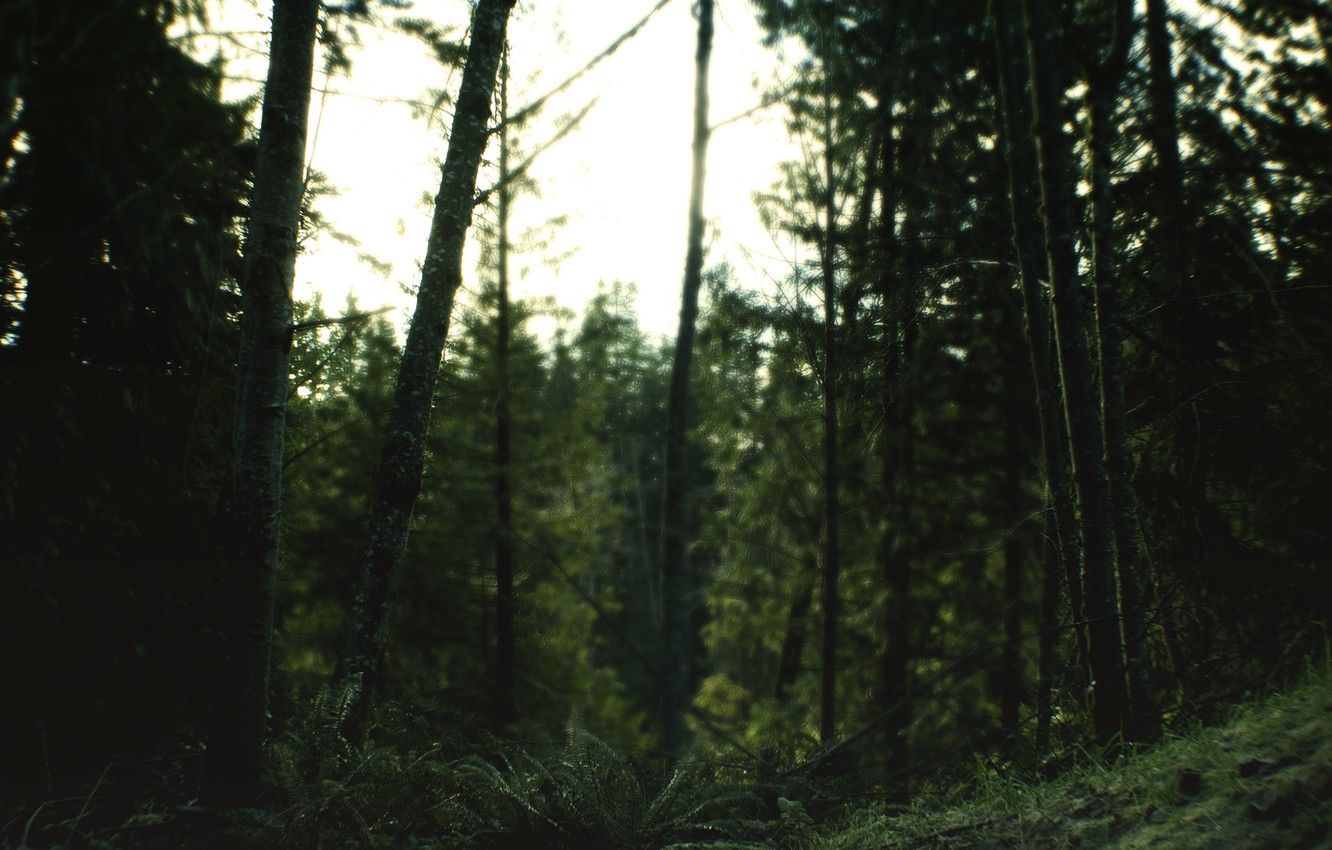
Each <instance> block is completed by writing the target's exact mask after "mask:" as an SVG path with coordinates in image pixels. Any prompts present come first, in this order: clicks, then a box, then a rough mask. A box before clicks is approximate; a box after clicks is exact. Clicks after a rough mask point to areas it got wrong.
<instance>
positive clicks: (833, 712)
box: [819, 81, 841, 746]
mask: <svg viewBox="0 0 1332 850" xmlns="http://www.w3.org/2000/svg"><path fill="white" fill-rule="evenodd" d="M832 108H833V99H832V89H831V82H828V81H825V84H824V98H823V109H824V115H823V167H824V168H823V170H824V173H823V180H824V193H823V214H824V227H823V239H822V244H821V245H820V251H819V259H820V265H821V266H822V268H821V274H822V277H823V664H822V678H821V681H820V692H819V739H820V740H821V741H822V742H823V744H824V746H830V745H831V744H832V742H833V739H834V736H835V735H836V731H837V627H838V618H839V617H840V616H841V611H840V607H841V598H840V596H839V590H838V587H837V583H838V579H839V575H838V574H839V570H840V563H839V558H840V556H841V553H840V551H839V550H838V539H837V531H838V514H839V513H840V507H839V505H838V495H839V493H838V487H839V482H838V469H837V377H838V367H837V277H836V270H835V268H834V253H835V251H836V250H837V245H836V243H837V198H836V186H835V184H834V173H833V127H832V120H833V119H832Z"/></svg>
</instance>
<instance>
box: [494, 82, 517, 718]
mask: <svg viewBox="0 0 1332 850" xmlns="http://www.w3.org/2000/svg"><path fill="white" fill-rule="evenodd" d="M499 146H500V150H499V195H498V202H497V206H498V210H497V211H496V214H497V217H498V222H497V229H498V238H497V242H498V244H497V246H496V258H495V260H496V262H495V265H496V275H495V280H496V290H497V292H496V302H497V303H496V309H495V383H496V393H495V514H496V516H495V641H496V643H495V708H494V718H493V719H494V722H495V725H496V727H497V728H499V729H503V728H505V727H507V726H508V725H509V724H510V723H512V722H513V721H514V720H516V719H517V716H518V711H517V707H516V706H515V703H514V669H515V661H514V659H515V655H516V648H515V646H514V616H515V613H516V603H515V601H514V594H513V494H512V492H511V487H510V481H509V468H510V464H511V456H510V455H511V451H510V431H511V428H510V414H509V398H510V390H509V333H510V327H509V323H510V317H509V312H510V310H509V205H510V203H511V202H512V200H513V192H512V190H511V188H510V186H509V177H510V175H509V62H508V58H507V57H505V58H504V60H503V62H502V64H501V67H500V132H499Z"/></svg>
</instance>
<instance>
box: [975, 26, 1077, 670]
mask: <svg viewBox="0 0 1332 850" xmlns="http://www.w3.org/2000/svg"><path fill="white" fill-rule="evenodd" d="M990 12H991V17H992V19H993V23H994V33H995V46H996V52H997V55H998V62H997V64H998V66H999V99H1000V126H1001V129H1002V132H1001V133H1000V136H1001V137H1002V143H1003V146H1004V158H1005V160H1006V161H1007V163H1008V185H1009V202H1010V207H1009V209H1010V213H1011V216H1012V228H1013V250H1014V254H1015V256H1016V259H1017V265H1018V283H1019V286H1020V288H1021V291H1022V309H1023V316H1024V318H1025V330H1026V335H1027V347H1028V351H1029V352H1030V359H1031V373H1032V381H1033V383H1034V385H1035V387H1036V413H1037V419H1038V421H1039V422H1040V428H1041V457H1042V460H1043V466H1044V472H1045V480H1046V485H1047V489H1048V495H1049V506H1048V508H1047V510H1048V512H1049V514H1050V519H1049V525H1050V528H1051V529H1052V530H1053V532H1054V534H1053V537H1052V539H1051V545H1052V547H1053V548H1052V551H1051V553H1050V554H1051V555H1053V557H1054V558H1055V559H1056V560H1057V562H1058V564H1059V568H1060V572H1061V573H1062V574H1063V576H1064V580H1065V582H1066V585H1067V589H1068V604H1069V610H1070V612H1071V613H1072V620H1073V623H1072V631H1073V636H1074V640H1075V646H1076V647H1077V653H1078V654H1077V664H1078V667H1079V677H1078V678H1079V682H1080V683H1081V684H1082V685H1083V686H1084V687H1085V685H1086V683H1087V682H1088V681H1090V679H1089V676H1088V673H1087V629H1086V626H1085V624H1084V623H1083V620H1084V616H1085V615H1084V611H1083V599H1082V596H1083V593H1082V577H1081V575H1080V570H1081V568H1082V553H1081V547H1080V545H1079V540H1078V533H1077V522H1076V518H1075V516H1074V512H1073V507H1074V494H1073V480H1072V473H1071V472H1070V469H1069V455H1068V441H1067V440H1066V439H1065V435H1066V434H1067V433H1068V426H1067V423H1066V422H1065V420H1064V407H1063V401H1062V399H1063V387H1062V385H1061V384H1060V380H1059V367H1058V363H1057V362H1056V353H1055V350H1054V337H1053V334H1052V329H1051V327H1050V308H1049V302H1048V300H1047V299H1046V298H1045V296H1044V294H1043V293H1042V291H1041V265H1042V261H1043V259H1044V248H1043V247H1042V245H1041V234H1040V232H1039V227H1040V224H1039V222H1040V213H1039V210H1038V209H1037V205H1036V203H1035V198H1034V196H1033V194H1032V191H1033V187H1035V186H1036V185H1037V174H1036V166H1035V163H1034V161H1033V148H1032V144H1033V142H1032V138H1031V134H1030V132H1029V131H1028V130H1027V129H1026V128H1028V127H1030V123H1031V121H1030V119H1031V113H1030V109H1029V108H1028V107H1027V106H1026V105H1025V104H1024V102H1023V94H1024V93H1025V92H1026V91H1027V89H1028V82H1029V78H1028V76H1027V75H1026V74H1024V73H1023V68H1022V65H1021V64H1020V62H1019V61H1018V56H1019V55H1020V53H1019V47H1018V40H1017V32H1016V30H1015V29H1014V26H1015V23H1016V20H1017V17H1018V8H1017V0H993V2H992V4H991V9H990Z"/></svg>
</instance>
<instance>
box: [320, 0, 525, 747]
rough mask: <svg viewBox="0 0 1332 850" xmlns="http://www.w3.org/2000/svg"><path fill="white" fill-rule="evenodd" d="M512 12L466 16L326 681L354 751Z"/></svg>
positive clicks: (485, 8) (484, 0)
mask: <svg viewBox="0 0 1332 850" xmlns="http://www.w3.org/2000/svg"><path fill="white" fill-rule="evenodd" d="M512 7H513V0H479V2H478V3H477V6H476V11H475V12H474V13H473V16H472V38H471V42H470V43H469V44H468V47H467V60H466V65H465V66H464V68H463V75H462V83H461V86H460V88H459V90H458V99H457V102H456V104H455V108H454V116H453V128H452V131H451V133H450V136H449V150H448V153H447V155H446V156H445V158H444V167H443V173H442V175H441V178H440V187H439V194H438V195H436V196H435V213H434V218H433V220H432V221H431V226H430V237H429V239H428V241H427V242H426V254H425V260H424V262H423V263H422V267H421V285H420V289H419V291H418V294H417V298H416V310H415V312H414V313H413V315H412V324H411V328H410V329H409V331H408V333H407V344H406V347H405V348H404V350H403V355H402V361H401V363H400V364H399V367H398V380H397V386H396V388H395V390H394V396H393V410H392V411H391V412H390V414H389V418H388V423H387V426H386V429H385V432H384V445H383V448H382V450H381V452H380V458H379V471H378V473H377V475H376V479H375V496H374V502H373V506H372V508H371V515H370V529H369V535H368V538H367V542H366V547H365V554H364V556H363V559H362V563H361V577H360V581H359V584H358V586H357V590H356V595H355V597H354V599H353V602H352V610H351V617H350V624H351V628H350V631H349V634H348V636H347V643H346V646H345V648H344V650H343V654H342V657H341V659H340V660H339V662H338V665H337V669H336V670H335V671H334V673H333V681H332V686H333V691H334V693H335V694H337V695H338V698H339V703H340V704H342V705H345V706H346V711H345V713H344V716H343V717H342V718H341V723H340V725H341V727H342V731H343V734H344V735H345V736H346V737H347V738H348V739H349V740H353V741H355V740H358V739H359V738H360V736H361V730H362V727H363V725H364V720H365V711H366V708H367V706H368V696H369V691H370V689H371V688H372V687H373V686H374V684H375V681H376V679H377V678H378V674H379V670H380V666H381V664H382V662H383V655H384V647H385V643H386V641H387V637H388V627H389V611H390V608H391V606H392V603H393V598H394V596H395V594H396V590H397V586H398V583H399V580H400V579H401V575H402V558H403V552H404V551H405V549H406V547H407V535H408V529H409V526H410V524H411V518H412V510H413V508H414V507H415V504H416V498H417V496H418V495H419V494H420V491H421V475H422V471H423V467H424V463H425V439H426V430H427V428H428V426H429V421H430V409H431V404H432V401H433V398H434V392H435V381H436V378H437V377H438V375H439V362H440V355H441V354H442V353H443V351H444V341H445V338H446V337H447V336H448V328H449V316H450V313H451V312H452V310H453V298H454V295H455V294H456V293H457V291H458V286H459V285H460V283H461V281H462V259H463V256H462V254H463V242H464V239H465V237H466V235H467V228H468V226H469V224H470V223H471V219H472V207H473V204H474V197H475V195H476V176H477V169H478V168H479V166H480V164H481V154H482V153H483V151H484V150H485V147H486V141H487V139H488V138H489V136H490V132H489V128H488V126H487V125H488V122H489V119H490V104H491V98H492V96H493V94H494V91H495V72H496V69H497V68H498V67H499V60H500V53H501V52H502V51H503V49H504V39H505V31H506V29H507V26H508V20H509V13H510V11H511V10H512Z"/></svg>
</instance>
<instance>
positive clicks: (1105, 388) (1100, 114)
mask: <svg viewBox="0 0 1332 850" xmlns="http://www.w3.org/2000/svg"><path fill="white" fill-rule="evenodd" d="M1119 5H1120V6H1121V8H1124V7H1128V8H1129V11H1128V13H1127V17H1125V16H1123V14H1122V13H1121V18H1120V20H1119V21H1117V24H1116V27H1115V32H1116V37H1115V40H1114V41H1115V43H1114V44H1113V45H1111V48H1110V50H1111V54H1110V55H1109V56H1107V57H1106V58H1105V59H1104V60H1102V61H1100V62H1098V63H1097V64H1096V66H1095V67H1093V68H1090V69H1089V73H1088V82H1087V94H1086V105H1087V112H1088V125H1087V146H1088V149H1089V150H1090V153H1091V168H1090V172H1091V173H1090V182H1091V219H1092V224H1091V245H1092V276H1093V280H1094V283H1095V292H1096V330H1097V340H1098V342H1099V345H1100V352H1099V353H1100V361H1101V422H1102V426H1103V428H1104V430H1105V464H1106V468H1107V473H1108V474H1109V479H1110V503H1111V510H1112V514H1111V522H1112V524H1113V528H1114V543H1115V554H1116V565H1117V567H1118V571H1119V600H1120V611H1121V613H1122V615H1123V617H1124V635H1123V639H1124V665H1125V672H1126V675H1127V681H1128V688H1129V700H1130V702H1129V713H1128V720H1129V722H1128V724H1127V726H1126V727H1125V734H1126V735H1127V737H1128V738H1130V739H1131V740H1137V741H1153V740H1155V739H1156V738H1157V737H1158V736H1159V735H1160V722H1159V719H1158V717H1157V714H1156V706H1155V704H1154V703H1155V701H1154V699H1153V697H1152V694H1151V690H1150V685H1149V676H1148V669H1149V666H1150V662H1149V660H1148V657H1147V620H1146V612H1145V611H1144V610H1143V606H1142V589H1141V578H1140V574H1141V571H1142V557H1141V553H1140V552H1139V548H1138V538H1137V535H1136V533H1135V532H1136V530H1137V522H1136V498H1135V496H1134V493H1133V481H1132V478H1131V476H1132V460H1131V458H1130V453H1129V446H1128V425H1127V422H1126V416H1125V389H1124V340H1123V332H1122V331H1121V330H1120V312H1121V307H1120V292H1119V288H1120V285H1119V262H1118V258H1117V256H1116V251H1115V247H1114V245H1115V242H1114V238H1115V237H1114V214H1115V213H1114V186H1113V184H1112V183H1111V178H1110V175H1111V170H1112V168H1113V167H1114V152H1113V150H1112V144H1111V140H1112V138H1113V125H1112V123H1111V122H1112V121H1113V120H1114V103H1115V96H1116V93H1117V92H1118V90H1119V81H1120V80H1121V79H1122V77H1123V72H1124V67H1125V64H1126V61H1127V52H1128V41H1129V37H1128V33H1127V32H1126V31H1125V30H1127V29H1128V27H1129V25H1130V24H1129V22H1130V21H1131V18H1132V12H1131V7H1129V6H1128V3H1127V2H1126V0H1125V2H1122V3H1121V4H1119Z"/></svg>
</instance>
